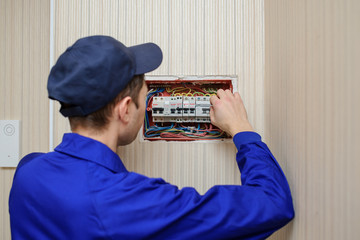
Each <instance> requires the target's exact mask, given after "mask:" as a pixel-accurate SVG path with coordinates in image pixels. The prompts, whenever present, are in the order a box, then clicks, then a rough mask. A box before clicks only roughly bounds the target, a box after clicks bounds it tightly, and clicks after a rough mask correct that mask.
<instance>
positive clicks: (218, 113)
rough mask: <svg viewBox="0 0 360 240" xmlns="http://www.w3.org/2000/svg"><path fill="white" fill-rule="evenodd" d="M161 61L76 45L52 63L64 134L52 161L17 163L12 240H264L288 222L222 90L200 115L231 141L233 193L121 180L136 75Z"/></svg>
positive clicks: (98, 44) (137, 119)
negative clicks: (66, 125) (237, 173)
mask: <svg viewBox="0 0 360 240" xmlns="http://www.w3.org/2000/svg"><path fill="white" fill-rule="evenodd" d="M161 61H162V53H161V50H160V48H159V47H158V46H157V45H155V44H152V43H147V44H142V45H137V46H133V47H129V48H127V47H125V46H124V45H123V44H121V43H120V42H118V41H117V40H115V39H113V38H111V37H107V36H91V37H87V38H83V39H80V40H78V41H77V42H76V43H75V44H74V45H73V46H71V47H69V48H68V49H67V50H66V51H65V53H63V54H62V55H61V56H60V57H59V59H58V61H57V63H56V64H55V66H54V67H53V68H52V70H51V72H50V75H49V79H48V92H49V97H50V98H52V99H55V100H58V101H59V102H60V103H61V105H62V107H61V109H60V112H61V113H62V114H63V115H64V116H65V117H69V120H70V125H71V130H72V133H67V134H65V135H64V138H63V141H62V143H61V144H60V145H59V146H57V147H56V148H55V151H54V152H50V153H47V154H42V153H32V154H29V155H28V156H26V157H24V158H23V159H22V160H21V162H20V163H19V166H18V168H17V171H16V173H15V176H14V181H13V186H12V189H11V193H10V200H9V209H10V220H11V233H12V237H13V239H234V238H235V239H264V238H266V237H268V236H269V235H271V234H272V233H273V232H274V231H276V230H277V229H279V228H281V227H282V226H284V225H285V224H286V223H288V222H289V221H290V220H291V219H292V218H293V216H294V211H293V205H292V199H291V194H290V189H289V186H288V183H287V181H286V178H285V176H284V174H283V172H282V170H281V168H280V166H279V165H278V163H277V162H276V160H275V158H274V157H273V155H272V154H271V152H270V150H269V149H268V148H267V146H266V145H265V144H264V143H263V142H262V141H261V137H260V136H259V135H258V134H257V133H255V132H253V128H252V126H251V124H250V123H249V121H248V119H247V114H246V110H245V108H244V105H243V102H242V100H241V98H240V95H239V94H238V93H235V94H232V93H231V92H230V91H229V90H226V91H224V90H219V91H218V93H217V96H213V97H212V98H211V103H212V108H211V111H210V115H211V121H212V123H213V124H215V125H216V126H218V127H219V128H221V129H223V130H224V131H226V132H228V133H229V134H231V135H232V136H233V140H234V143H235V145H236V147H237V149H238V153H237V156H236V160H237V163H238V166H239V169H240V170H241V173H242V174H241V178H242V184H243V185H242V186H214V187H213V188H211V189H209V190H208V192H207V193H206V194H204V195H199V194H198V193H197V192H196V190H195V189H193V188H183V189H181V190H179V189H178V188H177V187H176V186H173V185H170V184H168V183H166V182H164V181H163V180H162V179H154V178H148V177H145V176H142V175H140V174H137V173H134V172H128V171H127V170H126V168H125V166H124V165H123V163H122V161H121V159H120V158H119V157H118V155H117V154H116V148H117V147H118V146H121V145H127V144H129V143H131V142H132V141H133V140H134V139H135V137H136V135H137V133H138V131H139V129H140V127H141V125H142V122H143V119H144V113H145V99H146V94H147V87H146V85H145V83H144V75H143V74H145V73H147V72H150V71H153V70H154V69H156V68H157V67H158V66H159V65H160V63H161Z"/></svg>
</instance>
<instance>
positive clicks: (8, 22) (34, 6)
mask: <svg viewBox="0 0 360 240" xmlns="http://www.w3.org/2000/svg"><path fill="white" fill-rule="evenodd" d="M49 9H50V5H49V1H46V0H34V1H31V3H30V1H20V0H0V99H1V100H0V119H2V120H12V119H13V120H21V122H20V126H21V142H20V144H21V148H20V155H21V156H24V155H25V154H27V153H29V152H32V151H47V150H48V149H49V146H48V140H49V111H48V109H49V101H48V99H47V92H46V81H47V74H48V72H49V25H50V22H49V19H50V12H49ZM13 174H14V169H13V168H0V239H10V224H9V214H8V198H9V191H10V187H11V183H12V178H13Z"/></svg>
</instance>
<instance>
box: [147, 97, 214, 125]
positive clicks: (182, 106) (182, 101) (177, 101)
mask: <svg viewBox="0 0 360 240" xmlns="http://www.w3.org/2000/svg"><path fill="white" fill-rule="evenodd" d="M210 106H211V104H210V97H209V96H196V97H189V96H166V97H165V96H161V97H159V96H158V97H154V99H153V104H152V117H153V122H178V123H183V122H196V123H210Z"/></svg>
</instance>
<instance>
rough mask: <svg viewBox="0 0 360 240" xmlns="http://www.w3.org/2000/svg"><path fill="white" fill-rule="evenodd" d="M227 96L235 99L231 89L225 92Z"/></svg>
mask: <svg viewBox="0 0 360 240" xmlns="http://www.w3.org/2000/svg"><path fill="white" fill-rule="evenodd" d="M225 94H226V95H227V96H228V97H233V96H234V95H233V94H232V92H231V91H230V89H226V90H225Z"/></svg>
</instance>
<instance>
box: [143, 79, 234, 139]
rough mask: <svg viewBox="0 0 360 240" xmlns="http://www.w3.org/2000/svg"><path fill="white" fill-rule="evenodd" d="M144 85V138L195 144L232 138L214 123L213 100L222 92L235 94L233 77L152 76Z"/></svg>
mask: <svg viewBox="0 0 360 240" xmlns="http://www.w3.org/2000/svg"><path fill="white" fill-rule="evenodd" d="M145 82H146V84H147V86H148V89H149V92H148V95H147V99H146V113H145V122H144V127H143V135H144V139H146V140H150V141H154V140H168V141H196V140H215V139H224V138H229V135H228V134H226V133H225V132H223V131H222V130H221V129H219V128H217V127H216V126H214V125H212V124H211V120H210V109H211V103H210V98H211V96H212V95H216V94H217V90H219V89H224V90H225V89H229V90H231V91H233V83H234V82H235V80H234V78H221V77H220V78H219V77H217V78H197V77H189V78H169V79H166V78H164V77H159V79H157V77H152V78H151V79H148V78H147V79H146V81H145Z"/></svg>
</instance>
